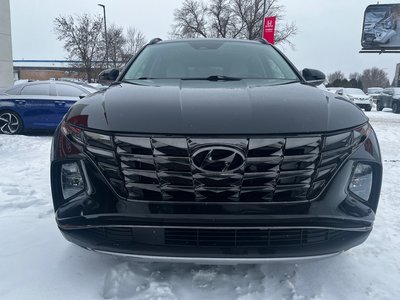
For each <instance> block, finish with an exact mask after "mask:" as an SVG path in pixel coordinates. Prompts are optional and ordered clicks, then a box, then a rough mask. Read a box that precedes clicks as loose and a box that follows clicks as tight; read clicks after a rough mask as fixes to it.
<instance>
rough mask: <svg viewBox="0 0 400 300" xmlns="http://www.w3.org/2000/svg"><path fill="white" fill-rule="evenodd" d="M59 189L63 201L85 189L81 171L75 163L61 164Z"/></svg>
mask: <svg viewBox="0 0 400 300" xmlns="http://www.w3.org/2000/svg"><path fill="white" fill-rule="evenodd" d="M61 188H62V193H63V197H64V199H68V198H71V197H72V196H75V195H76V194H78V193H80V192H82V191H83V190H84V189H85V183H84V181H83V176H82V174H81V169H80V168H79V165H78V163H77V162H71V163H64V164H62V166H61Z"/></svg>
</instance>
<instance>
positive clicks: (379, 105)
mask: <svg viewBox="0 0 400 300" xmlns="http://www.w3.org/2000/svg"><path fill="white" fill-rule="evenodd" d="M382 109H383V105H382V103H381V102H380V101H377V102H376V110H377V111H382Z"/></svg>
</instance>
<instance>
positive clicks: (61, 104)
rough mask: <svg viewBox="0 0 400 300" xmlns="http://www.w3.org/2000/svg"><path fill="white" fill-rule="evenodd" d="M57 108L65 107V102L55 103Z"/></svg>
mask: <svg viewBox="0 0 400 300" xmlns="http://www.w3.org/2000/svg"><path fill="white" fill-rule="evenodd" d="M54 103H55V104H56V105H57V106H65V104H66V103H65V101H54Z"/></svg>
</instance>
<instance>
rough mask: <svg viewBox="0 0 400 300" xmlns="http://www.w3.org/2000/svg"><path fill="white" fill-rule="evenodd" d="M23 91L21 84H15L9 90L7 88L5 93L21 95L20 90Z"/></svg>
mask: <svg viewBox="0 0 400 300" xmlns="http://www.w3.org/2000/svg"><path fill="white" fill-rule="evenodd" d="M20 91H21V87H20V86H14V87H12V88H10V89H8V90H5V91H4V93H6V94H8V95H19V92H20Z"/></svg>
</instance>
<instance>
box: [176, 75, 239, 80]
mask: <svg viewBox="0 0 400 300" xmlns="http://www.w3.org/2000/svg"><path fill="white" fill-rule="evenodd" d="M182 80H208V81H238V80H242V78H239V77H230V76H224V75H211V76H208V77H189V78H182Z"/></svg>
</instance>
